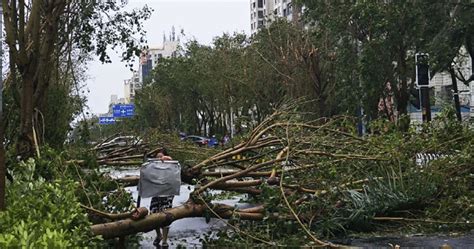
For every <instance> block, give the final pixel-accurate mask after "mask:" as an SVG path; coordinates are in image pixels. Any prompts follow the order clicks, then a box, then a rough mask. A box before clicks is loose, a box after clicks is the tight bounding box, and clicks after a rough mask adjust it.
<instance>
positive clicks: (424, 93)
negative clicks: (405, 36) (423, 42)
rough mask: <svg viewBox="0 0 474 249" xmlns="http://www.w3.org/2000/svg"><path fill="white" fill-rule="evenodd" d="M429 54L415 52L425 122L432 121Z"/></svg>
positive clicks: (417, 80)
mask: <svg viewBox="0 0 474 249" xmlns="http://www.w3.org/2000/svg"><path fill="white" fill-rule="evenodd" d="M428 59H429V55H428V54H425V53H417V54H415V64H416V85H417V86H418V88H419V89H420V93H421V96H420V98H421V112H422V115H423V122H430V121H431V105H430V86H429V85H430V71H429V65H428Z"/></svg>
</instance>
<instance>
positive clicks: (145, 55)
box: [124, 27, 179, 103]
mask: <svg viewBox="0 0 474 249" xmlns="http://www.w3.org/2000/svg"><path fill="white" fill-rule="evenodd" d="M178 45H179V38H176V35H175V30H174V27H173V29H172V32H171V34H170V36H169V38H167V37H166V35H163V44H162V46H161V47H154V48H153V47H152V48H147V49H144V50H143V51H142V53H141V55H140V61H139V64H138V70H137V71H134V72H133V75H132V78H130V79H127V80H124V96H125V100H126V103H133V102H134V99H135V93H136V91H137V90H138V89H140V88H141V87H142V86H143V82H146V81H147V79H148V78H149V77H151V76H152V75H151V73H152V71H153V68H155V67H156V65H158V62H159V60H160V59H161V58H169V57H174V56H176V53H177V52H176V50H177V49H178Z"/></svg>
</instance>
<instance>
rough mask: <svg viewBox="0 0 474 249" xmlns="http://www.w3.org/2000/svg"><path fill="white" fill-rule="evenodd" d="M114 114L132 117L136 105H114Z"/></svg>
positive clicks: (118, 116)
mask: <svg viewBox="0 0 474 249" xmlns="http://www.w3.org/2000/svg"><path fill="white" fill-rule="evenodd" d="M112 110H113V116H114V117H116V118H127V117H132V116H133V115H134V114H135V106H134V105H131V104H129V105H114V106H113V107H112Z"/></svg>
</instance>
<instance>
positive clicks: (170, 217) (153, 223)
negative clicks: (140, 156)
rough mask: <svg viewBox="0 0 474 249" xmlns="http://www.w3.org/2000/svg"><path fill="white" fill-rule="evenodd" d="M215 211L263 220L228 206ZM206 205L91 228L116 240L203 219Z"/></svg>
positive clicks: (186, 207)
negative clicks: (116, 238) (192, 218)
mask: <svg viewBox="0 0 474 249" xmlns="http://www.w3.org/2000/svg"><path fill="white" fill-rule="evenodd" d="M213 206H214V207H213V210H214V212H216V213H217V214H218V215H219V216H220V217H222V218H230V217H232V215H236V216H240V219H246V220H261V219H262V218H263V215H262V214H261V213H245V212H235V211H233V208H232V207H230V206H227V205H222V204H215V205H213ZM206 209H207V207H206V205H201V204H195V203H192V202H190V201H188V202H186V203H185V204H183V205H182V206H178V207H174V208H171V209H168V210H166V211H164V212H160V213H154V214H150V215H148V216H146V217H145V218H143V219H141V220H137V221H135V220H132V219H126V220H120V221H115V222H109V223H103V224H97V225H93V226H91V231H92V233H93V234H94V235H102V236H103V237H104V238H106V239H108V238H114V237H120V236H126V235H131V234H136V233H139V232H148V231H151V230H154V229H156V228H158V227H163V226H167V225H169V224H171V223H172V222H173V221H175V220H179V219H182V218H188V217H203V216H204V215H205V211H206Z"/></svg>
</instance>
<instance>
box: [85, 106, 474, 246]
mask: <svg viewBox="0 0 474 249" xmlns="http://www.w3.org/2000/svg"><path fill="white" fill-rule="evenodd" d="M292 108H294V107H293V106H289V107H287V108H286V109H282V110H279V111H277V112H275V113H274V114H273V115H272V116H270V117H269V118H268V119H266V120H265V121H263V122H262V123H261V124H260V125H259V126H257V127H256V128H255V129H254V130H253V131H252V132H251V133H250V134H249V135H248V136H247V137H246V138H245V139H244V140H243V141H242V142H241V143H239V144H237V145H235V146H233V147H231V148H227V149H225V150H223V151H221V152H219V153H217V154H215V155H213V156H211V157H209V158H208V159H206V160H203V161H202V162H200V163H197V164H195V165H191V166H189V165H188V166H185V167H183V172H182V181H183V182H186V183H192V182H197V185H196V186H195V189H194V191H193V192H192V193H191V195H190V198H189V200H188V202H187V203H186V204H184V205H183V206H179V207H175V208H172V209H169V210H167V211H166V212H163V213H159V214H152V215H148V216H146V217H145V218H144V219H143V220H138V221H133V220H131V219H127V220H122V221H116V222H111V223H104V224H96V225H94V226H93V227H92V231H93V232H94V234H95V235H102V236H104V237H106V238H111V237H116V236H123V235H128V234H134V233H137V232H145V231H150V230H152V229H154V228H156V227H160V226H165V225H168V224H169V223H171V222H173V221H175V220H177V219H182V218H186V217H201V216H206V215H209V212H210V213H212V216H215V217H220V218H231V217H235V216H238V217H239V219H238V220H239V221H240V223H241V225H242V226H244V225H245V224H246V223H245V220H264V221H265V224H266V226H267V228H271V229H270V230H268V229H267V230H266V231H267V232H265V233H262V232H261V231H260V230H258V229H257V230H255V229H256V228H258V225H255V223H249V229H253V230H252V231H253V232H256V233H258V234H259V236H260V237H259V236H257V237H258V238H257V237H255V236H253V238H252V236H250V240H251V241H260V242H262V241H267V242H271V243H276V244H278V243H283V242H281V241H274V240H275V239H277V240H278V238H280V240H284V238H285V236H287V237H288V236H290V237H291V236H306V237H307V238H308V239H309V240H307V241H300V242H299V243H301V244H302V245H319V246H331V245H332V244H330V243H328V242H325V241H322V240H320V239H318V237H320V236H325V237H326V236H328V235H331V234H334V233H336V232H341V231H347V230H350V229H355V228H356V229H358V230H360V229H362V230H367V231H369V230H371V229H374V228H376V227H377V224H380V223H383V222H398V223H397V224H399V225H401V222H400V221H404V222H407V221H412V222H415V221H416V220H418V221H420V222H421V220H425V221H426V220H430V221H436V220H437V221H440V222H444V223H445V224H456V226H457V227H458V228H460V227H472V222H471V220H470V216H469V212H470V211H474V210H472V209H473V207H471V206H469V203H470V201H472V198H473V196H472V188H473V186H472V184H469V182H470V181H469V180H472V179H471V178H472V174H473V173H474V172H473V171H474V167H473V165H474V161H473V159H472V157H470V156H469V150H470V149H472V146H473V143H472V141H473V138H474V133H473V131H472V130H470V129H468V128H467V127H464V126H462V125H461V124H458V123H452V122H451V121H450V120H449V119H445V120H439V121H435V122H433V123H432V124H431V126H426V127H424V130H423V132H422V133H419V132H416V131H414V132H412V133H399V132H397V131H396V130H391V131H390V129H391V127H390V124H387V123H381V126H380V128H377V127H373V128H372V132H373V134H371V135H369V136H367V137H363V138H361V137H358V136H356V135H354V134H355V130H354V128H353V127H355V120H353V118H351V117H345V116H340V117H334V118H331V119H327V118H324V119H318V120H313V121H305V120H304V119H302V117H303V115H302V114H300V113H297V112H294V111H293V109H292ZM387 130H389V132H387ZM427 134H429V135H427ZM420 152H436V153H441V154H443V155H448V156H446V157H443V158H438V159H436V160H434V161H432V162H430V163H428V164H427V165H428V166H427V167H423V168H422V167H420V166H418V165H416V163H415V160H414V158H415V155H416V154H417V153H420ZM463 152H464V153H463ZM469 174H470V175H471V176H469ZM122 181H125V179H122ZM137 181H138V178H137V177H129V178H127V181H126V182H127V184H128V185H130V184H134V183H136V182H137ZM211 189H220V190H223V191H234V192H239V193H250V194H251V195H252V196H256V197H257V198H256V199H255V201H257V206H258V207H259V208H258V212H255V210H253V211H252V212H248V211H242V210H234V209H233V208H232V207H226V206H223V205H221V204H217V203H214V202H213V201H212V194H210V192H209V190H211ZM441 196H444V198H449V199H452V200H453V201H454V199H456V200H457V201H458V202H461V203H462V204H461V207H462V208H461V207H459V206H454V205H452V204H449V203H445V202H442V203H437V202H436V200H437V199H438V198H440V197H441ZM453 198H454V199H453ZM443 205H444V206H447V205H449V207H450V208H456V209H459V210H460V212H458V213H450V214H447V213H444V214H440V213H439V212H438V213H435V212H433V211H432V210H434V208H435V207H436V208H444V206H443ZM463 209H464V210H465V209H467V210H470V211H469V212H468V213H466V211H461V210H463ZM471 213H472V212H471ZM394 214H396V215H397V216H393V215H394ZM400 214H404V216H400ZM413 214H416V216H414V215H413ZM377 217H378V218H377ZM434 223H436V222H434ZM425 226H426V224H425ZM288 227H291V228H292V230H291V229H290V231H291V232H290V233H288V230H287V228H288ZM272 228H273V229H274V231H273V230H272ZM244 237H248V236H244Z"/></svg>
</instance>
